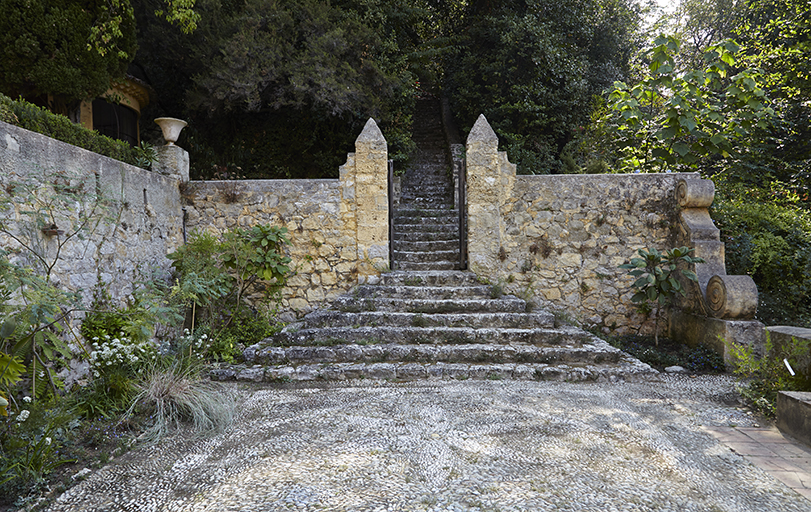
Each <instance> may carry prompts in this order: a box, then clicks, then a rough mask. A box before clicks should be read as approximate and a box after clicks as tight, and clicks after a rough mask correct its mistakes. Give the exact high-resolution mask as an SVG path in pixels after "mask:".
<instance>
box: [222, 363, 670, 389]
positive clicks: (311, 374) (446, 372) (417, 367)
mask: <svg viewBox="0 0 811 512" xmlns="http://www.w3.org/2000/svg"><path fill="white" fill-rule="evenodd" d="M657 373H658V372H656V370H654V369H652V368H651V367H650V366H648V365H645V364H643V363H640V362H639V361H637V360H635V359H631V360H626V359H623V360H621V361H619V362H617V363H613V364H599V365H597V364H581V363H561V364H545V363H539V364H523V363H506V364H488V363H473V364H466V363H427V364H426V363H336V364H322V363H316V364H302V365H298V366H292V365H277V366H268V367H264V366H262V365H253V366H246V365H222V366H221V367H220V368H214V369H212V370H210V371H209V376H210V378H211V379H212V380H220V381H229V380H236V381H243V382H271V383H282V382H310V381H343V380H349V379H378V380H397V381H403V380H418V379H433V380H443V379H444V380H452V379H455V380H467V379H474V380H485V379H488V380H502V379H511V380H538V381H561V382H634V381H644V380H647V379H649V378H650V377H652V376H655V375H657Z"/></svg>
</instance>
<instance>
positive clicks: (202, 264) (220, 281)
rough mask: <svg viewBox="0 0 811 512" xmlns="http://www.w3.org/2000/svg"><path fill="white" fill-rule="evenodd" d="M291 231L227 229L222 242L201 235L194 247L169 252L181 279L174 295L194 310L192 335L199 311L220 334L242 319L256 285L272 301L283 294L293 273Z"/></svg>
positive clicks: (197, 234)
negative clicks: (233, 320)
mask: <svg viewBox="0 0 811 512" xmlns="http://www.w3.org/2000/svg"><path fill="white" fill-rule="evenodd" d="M286 233H287V229H286V228H283V227H277V226H269V225H257V226H254V227H252V228H250V229H235V230H231V231H227V232H226V233H225V234H224V235H223V237H222V239H221V240H218V239H217V238H216V237H214V236H213V235H211V234H210V233H205V232H203V233H200V232H195V233H193V234H192V237H191V239H190V240H189V243H187V244H186V245H185V246H183V247H181V248H179V249H178V250H177V251H175V252H173V253H171V254H169V256H168V257H169V258H170V259H171V260H172V266H173V267H174V268H175V270H176V272H177V275H178V277H177V280H176V283H175V286H174V287H173V294H174V295H175V296H176V297H178V299H179V300H180V301H181V302H182V303H184V304H186V305H187V306H189V307H190V308H191V310H192V319H191V330H192V331H194V328H195V325H196V323H197V322H196V319H197V316H198V315H197V308H198V307H199V308H202V309H203V310H204V319H205V320H207V321H208V322H209V323H211V324H212V328H213V329H214V330H217V329H219V328H222V327H223V326H227V325H228V324H229V323H230V322H231V320H230V319H231V318H235V317H239V316H240V314H241V311H242V309H243V308H244V304H243V302H244V301H243V298H244V296H245V294H246V293H247V292H248V290H250V289H251V288H252V287H257V286H258V287H261V288H263V289H264V292H265V298H266V299H268V300H270V299H272V298H274V297H277V296H278V293H279V292H280V291H281V288H282V287H283V286H284V284H285V283H286V282H287V277H288V276H289V275H290V274H291V270H290V267H289V263H290V261H291V260H290V258H289V257H287V256H285V255H284V247H285V246H286V245H287V244H289V243H290V242H289V240H288V238H287V234H286ZM215 304H216V305H217V308H216V311H214V309H215V308H213V306H214V305H215Z"/></svg>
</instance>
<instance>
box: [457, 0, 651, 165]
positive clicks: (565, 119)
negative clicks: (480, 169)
mask: <svg viewBox="0 0 811 512" xmlns="http://www.w3.org/2000/svg"><path fill="white" fill-rule="evenodd" d="M466 16H467V18H466V23H465V25H466V28H465V31H464V33H463V34H461V38H462V40H461V42H460V44H459V45H458V51H457V52H456V53H455V54H454V55H453V56H452V58H451V59H449V61H448V65H447V73H448V80H447V89H448V94H449V96H450V98H451V101H452V106H453V107H454V110H455V112H456V114H457V116H458V117H459V119H460V121H461V124H462V125H463V127H464V128H466V129H469V128H470V127H471V126H472V124H473V122H474V121H475V120H476V118H477V117H478V115H479V114H481V113H484V114H485V116H486V117H487V119H488V121H489V122H490V124H491V125H492V126H493V128H494V130H495V131H496V133H497V134H498V135H499V138H500V140H501V142H502V144H503V145H504V147H505V148H506V150H507V152H508V153H509V156H510V159H511V160H512V161H513V162H515V163H517V164H518V166H519V172H527V173H548V172H556V171H558V170H559V169H560V155H561V153H562V152H563V150H564V148H565V146H566V144H567V143H569V142H570V141H571V140H572V139H573V138H574V137H575V135H576V134H577V133H578V132H579V131H580V130H581V129H582V127H583V126H585V125H587V124H588V123H589V118H590V116H591V112H592V110H593V107H594V98H595V96H596V95H599V94H600V93H601V92H602V91H603V89H605V88H606V87H607V86H609V85H610V84H611V83H613V82H614V81H615V80H621V79H624V78H626V77H627V76H628V73H629V63H630V58H631V56H632V54H633V53H634V52H635V50H636V48H637V40H636V38H637V37H638V27H639V23H640V12H639V9H638V8H637V7H636V6H635V5H634V4H633V3H631V2H626V1H623V0H585V1H581V0H576V1H574V0H513V1H508V0H503V1H487V2H485V1H478V2H471V3H470V5H469V7H468V10H467V13H466Z"/></svg>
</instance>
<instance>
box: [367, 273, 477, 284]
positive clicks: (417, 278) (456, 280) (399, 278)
mask: <svg viewBox="0 0 811 512" xmlns="http://www.w3.org/2000/svg"><path fill="white" fill-rule="evenodd" d="M380 284H381V285H386V286H399V285H405V286H475V285H477V284H482V283H481V282H480V281H479V278H478V276H476V274H474V273H473V272H465V271H460V270H456V271H425V272H386V273H385V274H382V275H381V276H380Z"/></svg>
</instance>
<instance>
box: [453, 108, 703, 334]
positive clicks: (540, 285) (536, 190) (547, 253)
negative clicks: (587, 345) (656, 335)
mask: <svg viewBox="0 0 811 512" xmlns="http://www.w3.org/2000/svg"><path fill="white" fill-rule="evenodd" d="M497 147H498V140H497V138H496V136H495V134H494V133H493V132H492V130H491V129H490V127H489V125H487V122H486V120H485V119H484V117H481V118H480V119H479V122H477V125H476V126H474V128H473V130H472V131H471V134H470V136H469V138H468V142H467V184H468V187H467V201H468V204H467V211H468V223H469V224H468V225H469V229H468V254H469V262H470V263H469V264H470V268H471V270H473V271H474V272H476V273H477V274H479V275H480V276H482V277H483V278H485V279H488V280H489V281H490V282H492V283H493V284H499V285H500V286H502V287H503V289H504V291H505V292H507V293H512V294H515V295H518V296H521V297H523V298H526V299H530V300H532V301H533V302H535V303H536V304H538V305H540V306H543V307H548V308H549V309H551V310H553V311H556V312H559V313H562V314H563V315H564V316H566V317H568V318H570V319H574V320H577V321H579V322H582V323H583V324H585V325H587V326H593V327H597V328H600V329H602V330H603V331H604V332H606V333H609V332H610V333H615V334H622V333H629V332H631V333H635V332H638V331H639V332H642V333H651V332H652V330H653V325H654V323H653V321H652V319H650V318H648V316H647V315H646V314H644V313H641V312H639V310H638V307H637V305H636V304H633V303H632V302H631V300H630V299H631V296H632V295H633V293H632V292H631V283H632V281H631V278H629V277H627V275H626V271H625V270H622V269H619V268H618V267H619V265H621V264H623V263H627V262H628V261H629V260H630V258H631V257H633V256H635V255H636V251H637V250H638V249H641V248H654V247H655V248H656V249H659V250H664V249H668V248H670V247H673V246H674V245H676V244H677V243H678V242H679V228H678V205H677V203H676V200H675V197H674V191H675V188H676V185H677V183H678V181H679V179H681V178H684V177H685V176H688V177H693V176H695V175H693V174H675V173H674V174H633V175H619V174H611V175H543V176H541V175H539V176H517V175H516V168H515V166H514V165H513V164H511V163H510V162H508V161H507V157H506V154H505V153H503V152H498V151H497ZM664 328H666V325H665V326H664Z"/></svg>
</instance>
